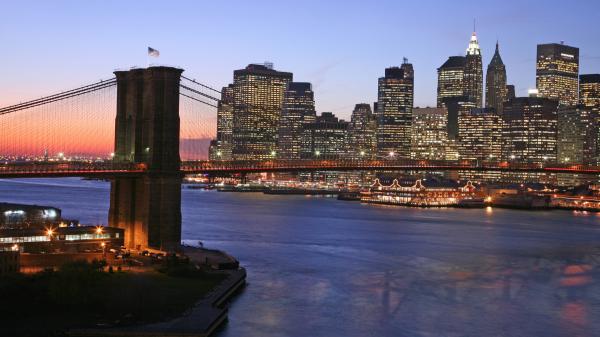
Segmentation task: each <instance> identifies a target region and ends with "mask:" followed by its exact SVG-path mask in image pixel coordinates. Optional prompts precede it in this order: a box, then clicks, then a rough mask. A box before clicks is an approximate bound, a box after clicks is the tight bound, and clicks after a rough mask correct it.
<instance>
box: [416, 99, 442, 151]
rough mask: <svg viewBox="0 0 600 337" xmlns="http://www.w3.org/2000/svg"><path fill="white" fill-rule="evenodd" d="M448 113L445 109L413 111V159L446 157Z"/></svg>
mask: <svg viewBox="0 0 600 337" xmlns="http://www.w3.org/2000/svg"><path fill="white" fill-rule="evenodd" d="M447 118H448V111H446V109H445V108H415V109H413V126H412V144H411V154H410V157H411V158H413V159H428V160H440V159H444V158H445V156H446V145H447V144H446V143H447V141H448V128H447V124H448V122H447Z"/></svg>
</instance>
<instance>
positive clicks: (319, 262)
mask: <svg viewBox="0 0 600 337" xmlns="http://www.w3.org/2000/svg"><path fill="white" fill-rule="evenodd" d="M0 200H6V201H13V202H37V203H40V204H50V205H55V206H58V207H61V208H63V210H64V215H65V216H67V217H69V216H70V217H75V218H80V219H81V220H82V222H87V223H89V222H106V212H107V209H108V187H107V184H105V183H101V182H90V181H80V180H76V179H56V180H24V181H21V180H17V181H0ZM183 202H184V205H183V220H184V227H183V236H184V238H185V239H186V240H188V242H191V243H195V242H197V241H198V240H201V241H202V242H203V243H204V244H205V246H208V247H214V248H218V249H223V250H226V251H228V252H229V253H231V254H233V255H235V256H236V257H238V258H239V259H240V261H241V263H242V264H243V265H244V266H245V267H246V268H247V269H248V279H249V285H248V287H247V288H246V290H245V291H244V292H243V293H242V294H241V295H240V296H239V297H238V298H237V299H236V300H235V301H234V303H233V305H232V307H231V310H230V321H229V324H228V325H227V327H226V328H225V329H224V330H223V331H222V332H221V333H220V336H598V335H600V320H599V319H598V318H599V317H600V268H599V263H600V216H598V215H597V214H595V213H588V214H584V213H573V212H566V211H549V212H524V211H512V210H503V209H488V210H485V209H482V210H462V209H412V208H397V207H385V206H372V205H361V204H360V203H355V202H342V201H337V200H334V199H326V198H311V197H302V196H268V195H262V194H256V193H248V194H242V193H218V192H213V191H200V190H187V189H184V190H183Z"/></svg>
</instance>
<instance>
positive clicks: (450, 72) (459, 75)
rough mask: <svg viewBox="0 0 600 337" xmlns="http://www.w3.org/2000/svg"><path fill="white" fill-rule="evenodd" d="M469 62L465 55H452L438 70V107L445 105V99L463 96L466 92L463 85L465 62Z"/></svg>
mask: <svg viewBox="0 0 600 337" xmlns="http://www.w3.org/2000/svg"><path fill="white" fill-rule="evenodd" d="M466 62H467V59H466V57H464V56H450V57H449V58H448V60H446V62H444V64H442V66H441V67H439V68H438V69H437V72H438V87H437V107H438V108H441V107H443V106H444V99H446V98H454V97H462V96H463V95H464V92H465V87H464V85H463V81H464V74H465V64H466Z"/></svg>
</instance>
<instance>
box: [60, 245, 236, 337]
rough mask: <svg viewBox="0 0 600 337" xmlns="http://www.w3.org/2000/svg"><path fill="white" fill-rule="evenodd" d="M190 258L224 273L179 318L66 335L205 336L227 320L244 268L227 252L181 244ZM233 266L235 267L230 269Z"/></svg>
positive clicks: (73, 332)
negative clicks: (206, 292)
mask: <svg viewBox="0 0 600 337" xmlns="http://www.w3.org/2000/svg"><path fill="white" fill-rule="evenodd" d="M183 250H184V252H185V254H186V255H188V256H189V257H190V260H192V261H194V262H196V263H198V264H210V265H211V266H213V267H217V268H218V267H223V268H224V269H217V270H218V272H221V273H224V274H228V277H227V278H225V279H224V280H223V281H221V283H219V284H218V285H217V286H216V287H215V288H214V289H213V290H212V291H210V292H209V293H208V294H207V295H206V296H205V297H203V298H202V299H200V300H198V301H197V302H196V303H195V304H194V305H193V306H192V307H191V308H189V309H188V310H187V311H186V312H184V313H183V314H182V315H180V316H179V317H175V318H173V319H171V320H168V321H164V322H156V323H148V324H144V325H137V326H127V327H112V328H106V329H101V328H88V329H73V330H70V331H69V332H68V334H67V335H68V336H78V337H100V336H114V337H117V336H128V337H138V336H139V337H142V336H143V337H160V336H173V337H174V336H194V337H208V336H211V335H212V334H213V333H214V332H215V331H217V329H219V328H220V327H221V326H222V325H223V324H224V323H225V322H227V319H228V312H229V307H228V306H227V303H228V302H229V301H230V300H231V299H232V298H233V297H234V296H235V295H237V294H238V293H239V292H240V291H241V290H242V289H243V288H244V287H245V285H246V275H247V274H246V269H245V268H243V267H239V263H238V262H237V260H236V259H235V258H233V257H232V256H230V255H229V254H227V253H225V252H222V251H219V250H212V249H206V248H199V247H190V246H183ZM234 266H235V268H233V267H234Z"/></svg>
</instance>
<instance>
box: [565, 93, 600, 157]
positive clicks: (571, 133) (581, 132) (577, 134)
mask: <svg viewBox="0 0 600 337" xmlns="http://www.w3.org/2000/svg"><path fill="white" fill-rule="evenodd" d="M597 120H598V113H597V111H595V110H594V109H593V108H591V107H586V106H584V105H576V106H568V107H560V108H559V109H558V144H557V151H558V162H559V163H572V164H586V165H596V162H597V150H596V149H597V144H598V127H597V125H598V124H597Z"/></svg>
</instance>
